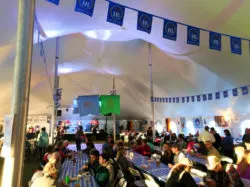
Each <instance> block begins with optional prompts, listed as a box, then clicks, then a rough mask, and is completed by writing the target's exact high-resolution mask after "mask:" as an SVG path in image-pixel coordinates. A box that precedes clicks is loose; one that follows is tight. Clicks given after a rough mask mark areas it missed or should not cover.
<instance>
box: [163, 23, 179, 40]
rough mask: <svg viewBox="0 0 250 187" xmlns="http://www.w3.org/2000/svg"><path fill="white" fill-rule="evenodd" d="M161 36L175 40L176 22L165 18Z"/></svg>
mask: <svg viewBox="0 0 250 187" xmlns="http://www.w3.org/2000/svg"><path fill="white" fill-rule="evenodd" d="M163 38H166V39H169V40H174V41H176V38H177V23H176V22H174V21H170V20H167V19H165V20H164V25H163Z"/></svg>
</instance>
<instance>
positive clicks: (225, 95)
mask: <svg viewBox="0 0 250 187" xmlns="http://www.w3.org/2000/svg"><path fill="white" fill-rule="evenodd" d="M249 86H250V85H247V86H242V87H238V88H233V89H229V90H223V91H220V92H215V93H214V94H213V93H207V94H200V95H193V96H182V97H172V98H171V97H166V98H164V99H166V102H168V101H169V103H171V99H172V102H173V103H179V102H182V103H185V102H186V103H189V102H190V101H192V102H195V101H196V102H201V101H204V102H205V101H211V100H213V99H216V100H219V99H223V98H228V97H229V94H230V96H233V97H237V96H239V91H238V89H241V91H242V95H243V96H244V95H247V94H248V87H249ZM213 95H214V96H213ZM195 98H196V99H195ZM151 101H152V100H151ZM154 101H155V99H154Z"/></svg>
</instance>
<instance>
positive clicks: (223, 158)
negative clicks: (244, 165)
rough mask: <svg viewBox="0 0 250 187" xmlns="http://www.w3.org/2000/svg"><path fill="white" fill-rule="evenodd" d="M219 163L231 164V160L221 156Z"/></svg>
mask: <svg viewBox="0 0 250 187" xmlns="http://www.w3.org/2000/svg"><path fill="white" fill-rule="evenodd" d="M221 161H222V162H227V163H230V164H232V163H233V159H231V158H229V157H227V156H222V157H221Z"/></svg>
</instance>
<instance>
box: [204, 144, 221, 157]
mask: <svg viewBox="0 0 250 187" xmlns="http://www.w3.org/2000/svg"><path fill="white" fill-rule="evenodd" d="M205 146H206V148H207V150H208V154H207V156H216V157H217V158H218V159H220V153H219V152H218V150H217V149H216V148H215V147H214V146H213V143H212V142H211V141H206V142H205ZM207 156H205V158H207Z"/></svg>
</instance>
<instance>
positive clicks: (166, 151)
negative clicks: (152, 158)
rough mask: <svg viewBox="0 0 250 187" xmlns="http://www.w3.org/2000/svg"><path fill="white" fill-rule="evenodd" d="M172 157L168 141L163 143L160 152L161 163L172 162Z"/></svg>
mask: <svg viewBox="0 0 250 187" xmlns="http://www.w3.org/2000/svg"><path fill="white" fill-rule="evenodd" d="M173 158H174V155H173V153H172V151H171V148H170V146H169V144H168V143H165V144H164V146H163V152H162V155H161V162H162V163H163V164H166V165H168V164H172V163H173Z"/></svg>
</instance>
